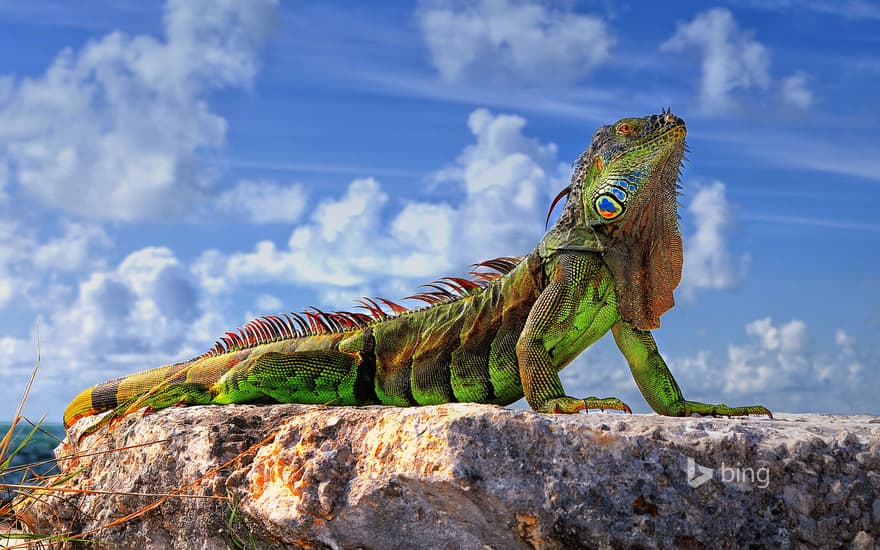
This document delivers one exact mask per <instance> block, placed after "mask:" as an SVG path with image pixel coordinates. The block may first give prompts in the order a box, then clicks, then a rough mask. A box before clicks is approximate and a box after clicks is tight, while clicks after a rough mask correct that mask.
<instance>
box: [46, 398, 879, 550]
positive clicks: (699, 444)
mask: <svg viewBox="0 0 880 550" xmlns="http://www.w3.org/2000/svg"><path fill="white" fill-rule="evenodd" d="M138 416H139V415H132V416H130V417H129V418H126V419H125V420H123V421H122V422H121V423H119V424H118V425H116V426H115V427H113V429H112V430H109V431H107V432H104V433H102V434H101V433H99V434H97V435H94V436H89V437H86V438H84V439H83V440H82V441H81V442H80V444H79V451H80V452H81V453H84V452H89V453H95V452H102V451H110V452H106V453H102V454H92V455H89V456H82V457H80V458H76V459H71V460H64V461H62V462H63V463H64V465H65V467H66V468H68V469H76V468H82V470H81V471H80V472H79V473H77V474H76V475H75V476H74V477H73V478H72V479H71V480H70V481H68V482H67V486H70V487H77V488H81V489H89V490H98V491H111V492H114V493H117V494H105V493H98V494H69V493H63V494H59V495H54V496H48V497H45V498H44V500H43V502H42V503H40V504H37V505H35V506H34V507H33V508H32V510H31V514H33V515H32V517H31V518H30V520H31V522H32V524H33V525H34V526H35V527H37V528H43V529H52V530H56V529H63V530H65V531H68V532H91V534H90V535H88V536H89V537H91V538H92V539H95V540H97V541H99V544H98V547H107V548H118V547H120V546H121V547H128V548H172V547H173V548H226V547H232V546H234V545H236V544H243V545H244V546H245V547H248V548H250V547H257V548H272V547H280V548H285V547H286V548H375V549H380V548H381V549H387V548H497V549H515V548H540V549H553V548H580V547H586V548H604V547H617V548H622V547H631V546H637V547H645V548H654V547H658V548H673V547H675V548H679V547H685V548H715V547H720V546H724V547H726V548H749V547H767V548H793V547H798V548H802V547H806V548H834V547H853V548H872V547H874V545H876V544H877V543H878V541H880V418H876V417H869V416H832V415H816V414H803V415H795V414H782V415H778V417H777V419H776V420H769V419H765V418H755V417H752V418H749V419H733V420H731V419H721V418H684V419H677V418H665V417H660V416H656V415H620V414H603V413H592V414H588V415H583V414H582V415H573V416H563V415H555V416H552V415H541V414H535V413H533V412H529V411H520V410H506V409H502V408H499V407H494V406H488V405H468V404H452V405H441V406H435V407H421V408H410V409H403V408H389V407H366V408H342V407H318V406H307V405H273V406H247V405H238V406H217V407H188V408H172V409H166V410H163V411H159V412H157V413H153V414H150V415H148V416H146V417H144V418H139V417H138ZM91 421H93V419H92V420H91ZM91 421H90V419H86V420H84V421H81V422H80V423H79V424H78V425H77V426H75V427H74V431H73V434H74V437H75V434H77V433H79V432H80V431H81V430H82V429H83V428H85V427H86V426H88V425H89V424H90V422H91ZM112 449H116V450H112ZM70 451H71V446H70V444H68V443H66V444H65V445H62V446H61V447H59V449H58V450H57V451H56V452H57V453H59V454H67V453H69V452H70ZM227 463H228V464H227ZM223 464H226V466H225V467H223V468H221V469H218V466H220V465H223ZM175 491H176V492H178V493H183V494H185V495H196V496H183V495H181V494H175V495H174V496H170V497H164V500H163V497H161V496H156V495H162V494H169V493H174V492H175ZM214 497H224V498H226V497H228V500H221V499H217V498H214ZM155 502H159V505H158V506H156V507H155V508H152V509H150V510H149V511H147V512H144V513H142V514H136V517H134V518H133V519H131V520H129V521H125V522H121V523H119V524H118V525H113V526H111V527H108V528H105V529H102V530H98V531H93V530H95V529H98V528H100V527H101V526H103V525H107V524H109V523H111V522H113V521H114V520H116V519H117V518H120V517H123V516H125V515H126V514H132V513H136V512H138V511H139V510H140V509H142V508H143V507H145V506H148V505H150V504H151V503H155Z"/></svg>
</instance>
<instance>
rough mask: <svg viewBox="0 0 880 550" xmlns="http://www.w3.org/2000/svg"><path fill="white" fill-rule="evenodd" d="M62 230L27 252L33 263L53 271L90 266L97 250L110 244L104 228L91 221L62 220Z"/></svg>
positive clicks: (40, 267) (80, 268)
mask: <svg viewBox="0 0 880 550" xmlns="http://www.w3.org/2000/svg"><path fill="white" fill-rule="evenodd" d="M61 225H62V228H61V229H62V234H61V235H60V236H59V237H57V238H54V239H50V240H48V241H46V242H44V243H42V244H40V245H38V246H36V247H35V248H34V249H33V250H32V251H31V252H30V253H31V254H32V260H33V263H34V266H35V267H37V268H39V269H40V270H53V271H56V272H64V271H71V272H72V271H79V270H82V269H84V268H87V267H90V264H92V263H93V262H96V261H98V260H96V259H95V255H94V252H95V251H96V250H101V249H105V248H107V247H109V246H110V244H111V240H110V237H109V236H108V235H107V233H106V232H105V231H104V229H103V228H102V227H100V226H98V225H94V224H84V223H76V222H71V221H65V222H62V224H61Z"/></svg>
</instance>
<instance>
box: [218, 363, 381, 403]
mask: <svg viewBox="0 0 880 550" xmlns="http://www.w3.org/2000/svg"><path fill="white" fill-rule="evenodd" d="M360 366H361V360H360V357H359V355H358V354H357V353H346V352H341V351H333V350H322V351H299V352H291V353H283V352H267V353H262V354H259V355H256V356H252V357H248V358H247V359H246V360H244V361H242V362H241V363H239V364H237V365H235V366H234V367H232V368H231V369H229V371H227V372H226V374H224V375H223V376H222V377H221V378H220V380H218V381H217V383H216V384H214V385H213V386H212V388H211V392H212V393H213V395H214V397H213V399H212V403H215V404H220V405H225V404H229V403H247V402H252V401H260V400H267V399H268V400H272V401H275V402H278V403H310V404H327V403H331V404H334V405H363V404H365V403H364V400H365V399H366V400H367V401H369V396H370V395H371V394H372V392H373V388H372V377H371V376H362V377H360V378H359V377H358V374H359V367H360Z"/></svg>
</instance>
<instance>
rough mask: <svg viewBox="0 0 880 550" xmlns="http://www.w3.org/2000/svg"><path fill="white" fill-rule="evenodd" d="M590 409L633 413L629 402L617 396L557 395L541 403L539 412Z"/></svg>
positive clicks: (571, 411)
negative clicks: (601, 397) (579, 397)
mask: <svg viewBox="0 0 880 550" xmlns="http://www.w3.org/2000/svg"><path fill="white" fill-rule="evenodd" d="M590 409H599V410H601V411H604V410H605V409H611V410H615V411H624V412H626V413H629V414H632V410H631V409H630V408H629V407H628V406H627V404H626V403H624V402H623V401H621V400H620V399H618V398H616V397H605V398H603V399H599V398H598V397H585V398H583V399H577V398H575V397H568V396H565V397H555V398H553V399H548V400H547V401H546V402H545V403H544V404H543V405H541V407H540V408H539V409H538V412H539V413H549V414H575V413H578V412H580V411H583V410H587V411H588V410H590Z"/></svg>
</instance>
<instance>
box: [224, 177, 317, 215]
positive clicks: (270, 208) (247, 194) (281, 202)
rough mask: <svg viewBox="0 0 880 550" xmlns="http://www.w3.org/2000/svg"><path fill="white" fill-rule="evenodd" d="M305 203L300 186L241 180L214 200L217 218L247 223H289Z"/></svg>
mask: <svg viewBox="0 0 880 550" xmlns="http://www.w3.org/2000/svg"><path fill="white" fill-rule="evenodd" d="M305 202H306V191H305V189H304V188H303V186H302V185H298V184H292V185H281V184H278V183H275V182H273V181H250V180H242V181H239V182H238V183H237V184H236V185H235V186H234V187H232V188H231V189H228V190H226V191H224V192H223V193H221V194H220V195H219V196H218V197H217V200H216V203H215V208H216V209H217V210H219V212H220V214H221V215H228V216H231V217H232V218H233V219H237V220H240V221H248V222H250V223H293V222H295V221H297V220H298V219H299V217H300V215H301V214H302V211H303V208H304V207H305Z"/></svg>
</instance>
